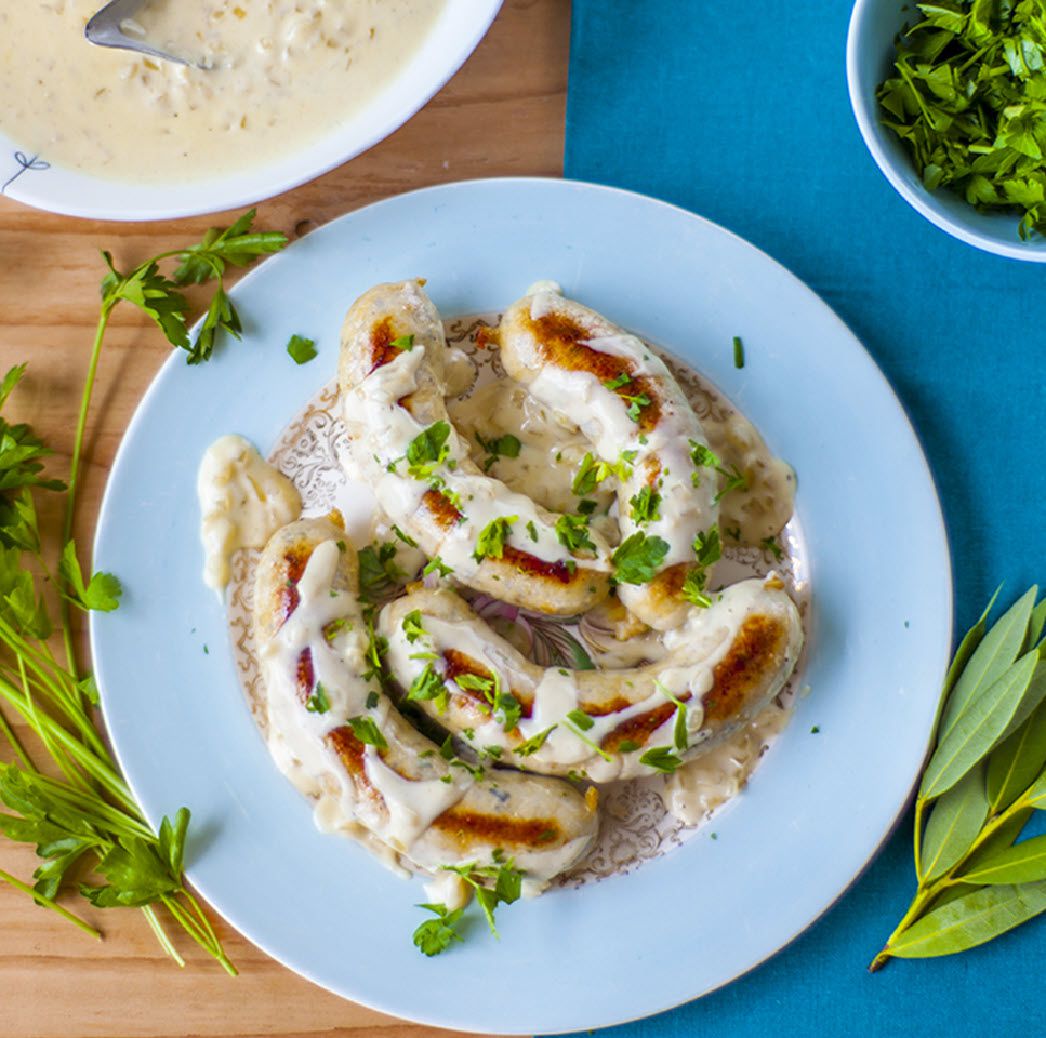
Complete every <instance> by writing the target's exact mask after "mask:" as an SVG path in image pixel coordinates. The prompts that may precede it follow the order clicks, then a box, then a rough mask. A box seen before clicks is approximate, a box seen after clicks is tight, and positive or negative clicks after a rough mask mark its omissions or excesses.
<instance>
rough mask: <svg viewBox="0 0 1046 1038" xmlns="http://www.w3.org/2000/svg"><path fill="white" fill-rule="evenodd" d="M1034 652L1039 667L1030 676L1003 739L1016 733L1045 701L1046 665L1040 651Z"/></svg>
mask: <svg viewBox="0 0 1046 1038" xmlns="http://www.w3.org/2000/svg"><path fill="white" fill-rule="evenodd" d="M1036 651H1038V653H1039V665H1038V666H1037V667H1036V668H1035V673H1034V674H1033V675H1032V678H1031V685H1030V686H1029V688H1028V692H1027V695H1025V697H1024V698H1023V699H1022V700H1021V703H1020V706H1018V707H1017V711H1016V713H1014V715H1013V718H1012V720H1011V721H1010V723H1009V724H1008V725H1007V726H1006V731H1005V732H1004V733H1003V738H1004V739H1007V738H1009V737H1010V736H1011V735H1012V734H1013V733H1014V732H1015V731H1017V729H1018V728H1020V726H1021V725H1022V724H1024V722H1025V721H1027V720H1028V718H1029V717H1030V716H1031V714H1032V713H1033V712H1034V710H1035V708H1036V707H1037V706H1038V705H1039V704H1040V703H1041V702H1042V701H1043V700H1044V699H1046V663H1044V662H1043V659H1042V651H1041V650H1036Z"/></svg>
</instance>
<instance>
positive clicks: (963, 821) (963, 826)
mask: <svg viewBox="0 0 1046 1038" xmlns="http://www.w3.org/2000/svg"><path fill="white" fill-rule="evenodd" d="M987 817H988V796H987V793H986V791H985V788H984V768H983V767H981V766H978V767H976V768H974V769H973V770H972V771H971V772H970V773H969V774H968V775H967V776H966V777H965V778H964V779H962V780H961V781H960V782H958V783H956V784H955V785H954V786H953V787H952V788H951V789H950V790H948V792H947V793H945V794H944V795H943V796H942V797H941V798H940V800H938V801H937V802H936V804H934V807H933V812H932V813H931V814H930V819H929V821H928V822H927V825H926V835H925V837H924V838H923V847H922V868H923V874H922V876H921V878H922V879H923V880H933V879H937V878H938V877H939V876H943V875H944V873H945V872H947V871H948V869H950V868H951V867H952V866H953V865H955V864H956V862H958V861H959V859H960V858H961V857H962V856H963V855H964V854H965V853H966V852H967V851H968V850H969V849H970V847H971V846H972V845H973V842H974V840H975V839H976V838H977V834H978V833H979V832H980V831H981V826H983V825H984V822H985V819H986V818H987Z"/></svg>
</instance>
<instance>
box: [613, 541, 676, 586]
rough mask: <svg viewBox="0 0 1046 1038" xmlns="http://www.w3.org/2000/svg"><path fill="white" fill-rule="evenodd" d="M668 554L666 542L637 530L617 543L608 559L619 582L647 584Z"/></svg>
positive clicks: (615, 578)
mask: <svg viewBox="0 0 1046 1038" xmlns="http://www.w3.org/2000/svg"><path fill="white" fill-rule="evenodd" d="M667 554H668V542H667V541H664V540H662V539H661V538H660V537H658V536H657V535H656V534H654V535H651V536H647V535H646V534H645V533H643V532H642V531H637V532H636V533H634V534H632V535H631V536H630V537H627V538H626V539H625V540H624V541H622V542H621V544H619V545H618V547H617V549H616V550H615V551H614V554H613V555H611V556H610V561H611V562H612V563H613V565H614V580H615V581H616V582H617V583H619V584H648V583H649V582H650V581H651V580H652V579H653V578H654V574H655V573H657V571H658V570H659V569H660V568H661V563H662V562H664V560H665V556H666V555H667Z"/></svg>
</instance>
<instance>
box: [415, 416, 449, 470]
mask: <svg viewBox="0 0 1046 1038" xmlns="http://www.w3.org/2000/svg"><path fill="white" fill-rule="evenodd" d="M449 436H450V425H449V424H448V423H447V422H434V423H433V424H432V425H430V426H429V427H428V428H427V429H425V430H424V431H423V432H421V433H419V434H418V435H417V436H415V437H414V439H413V440H411V441H410V443H409V444H408V445H407V472H408V474H409V475H410V477H411V479H417V480H421V481H424V480H427V479H429V478H431V476H432V474H433V473H434V472H435V470H436V468H437V467H438V466H440V465H442V464H443V463H444V462H445V461H446V460H447V457H448V455H449V454H450V446H449V445H448V443H447V439H448V438H449Z"/></svg>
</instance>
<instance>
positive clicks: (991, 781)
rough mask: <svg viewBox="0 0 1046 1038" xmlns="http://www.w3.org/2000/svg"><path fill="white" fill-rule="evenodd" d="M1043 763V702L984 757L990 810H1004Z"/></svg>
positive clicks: (1045, 742) (1045, 725) (1045, 728)
mask: <svg viewBox="0 0 1046 1038" xmlns="http://www.w3.org/2000/svg"><path fill="white" fill-rule="evenodd" d="M1044 767H1046V703H1040V704H1039V706H1038V708H1037V709H1036V710H1035V711H1034V712H1033V713H1032V715H1031V716H1030V717H1029V718H1028V720H1027V721H1026V722H1025V723H1024V724H1023V725H1022V726H1021V727H1020V728H1019V729H1018V730H1017V731H1015V732H1014V733H1013V734H1012V735H1010V736H1009V737H1008V738H1007V739H1006V740H1005V741H1004V742H1003V743H1001V744H1000V745H999V746H997V747H996V748H995V749H994V750H992V755H991V757H990V758H989V759H988V798H989V800H990V801H991V808H992V811H993V812H999V811H1005V810H1006V808H1008V807H1009V806H1010V804H1012V803H1013V802H1014V801H1015V800H1016V799H1017V798H1018V797H1019V796H1020V795H1021V793H1023V792H1024V790H1026V789H1027V788H1028V787H1029V786H1030V785H1031V784H1032V782H1033V781H1034V780H1035V777H1036V776H1037V775H1038V774H1039V773H1040V772H1041V771H1042V769H1043V768H1044Z"/></svg>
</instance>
